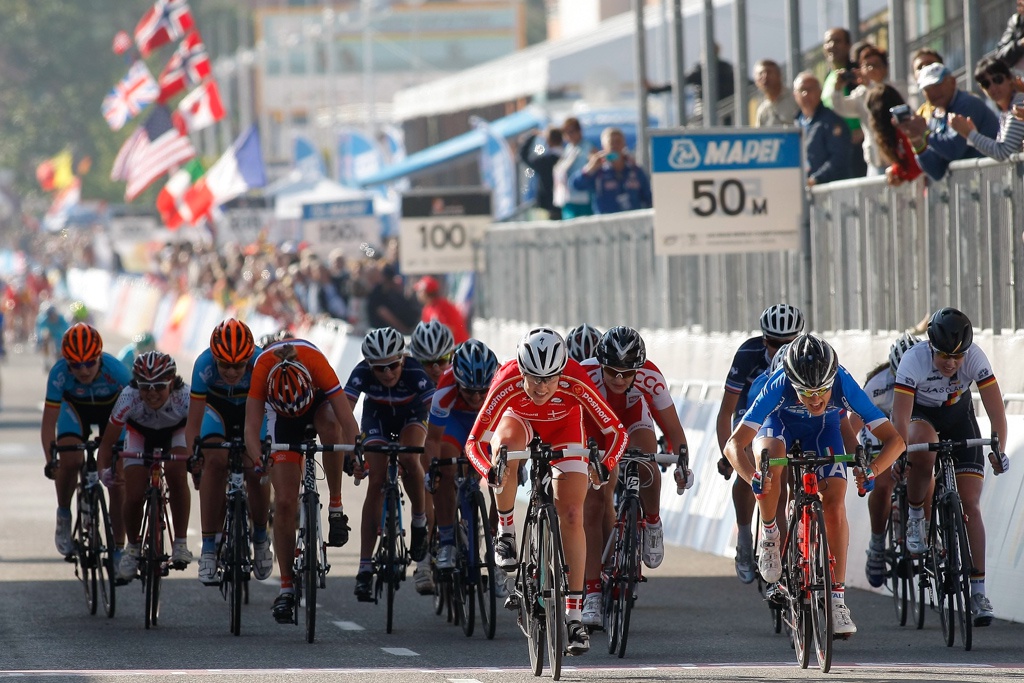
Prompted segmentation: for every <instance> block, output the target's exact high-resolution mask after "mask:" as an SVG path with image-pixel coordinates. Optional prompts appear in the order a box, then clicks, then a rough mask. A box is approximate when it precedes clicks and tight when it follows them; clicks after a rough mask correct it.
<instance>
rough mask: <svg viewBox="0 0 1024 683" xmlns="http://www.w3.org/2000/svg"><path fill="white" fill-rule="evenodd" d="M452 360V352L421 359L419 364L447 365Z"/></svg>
mask: <svg viewBox="0 0 1024 683" xmlns="http://www.w3.org/2000/svg"><path fill="white" fill-rule="evenodd" d="M451 362H452V354H450V353H449V354H448V355H446V356H441V357H440V358H433V359H431V360H421V361H420V365H422V366H423V367H429V366H432V365H449V364H451Z"/></svg>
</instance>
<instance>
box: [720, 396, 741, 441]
mask: <svg viewBox="0 0 1024 683" xmlns="http://www.w3.org/2000/svg"><path fill="white" fill-rule="evenodd" d="M739 400H740V395H739V394H738V393H733V392H731V391H729V390H728V389H726V390H725V395H724V396H722V405H721V406H719V408H718V419H717V420H715V429H716V431H717V432H718V448H719V449H721V451H722V453H723V454H725V443H726V442H727V441H728V440H729V437H730V436H731V435H732V416H733V414H734V413H735V412H736V404H737V403H739Z"/></svg>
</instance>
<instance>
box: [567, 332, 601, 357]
mask: <svg viewBox="0 0 1024 683" xmlns="http://www.w3.org/2000/svg"><path fill="white" fill-rule="evenodd" d="M565 343H566V344H567V345H568V347H569V357H570V358H572V359H573V360H574V361H577V362H579V363H582V362H583V361H585V360H587V359H588V358H593V357H594V353H595V352H596V351H597V345H598V344H600V343H601V333H600V332H598V330H597V328H595V327H593V326H592V325H588V324H587V323H583V324H582V325H580V326H579V327H574V328H572V329H571V330H569V334H567V335H565Z"/></svg>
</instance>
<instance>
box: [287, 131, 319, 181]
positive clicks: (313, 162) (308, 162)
mask: <svg viewBox="0 0 1024 683" xmlns="http://www.w3.org/2000/svg"><path fill="white" fill-rule="evenodd" d="M293 163H294V164H295V168H297V169H299V175H300V177H301V178H302V179H303V180H306V179H311V180H320V179H321V178H323V177H324V176H326V175H327V172H326V170H325V169H324V158H323V157H322V156H321V155H320V151H319V150H318V149H317V148H316V145H314V144H313V141H312V140H310V139H309V138H307V137H304V136H302V135H296V136H295V154H294V155H293Z"/></svg>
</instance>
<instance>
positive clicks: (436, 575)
mask: <svg viewBox="0 0 1024 683" xmlns="http://www.w3.org/2000/svg"><path fill="white" fill-rule="evenodd" d="M440 544H441V540H440V538H439V537H438V531H437V525H436V524H435V525H434V528H433V529H432V530H431V532H430V556H431V557H437V552H438V550H437V549H438V548H439V547H440ZM430 576H431V578H432V579H433V581H434V614H441V612H443V611H444V608H445V601H446V596H445V591H444V586H443V585H442V582H441V572H440V571H438V569H437V563H436V562H431V563H430Z"/></svg>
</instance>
